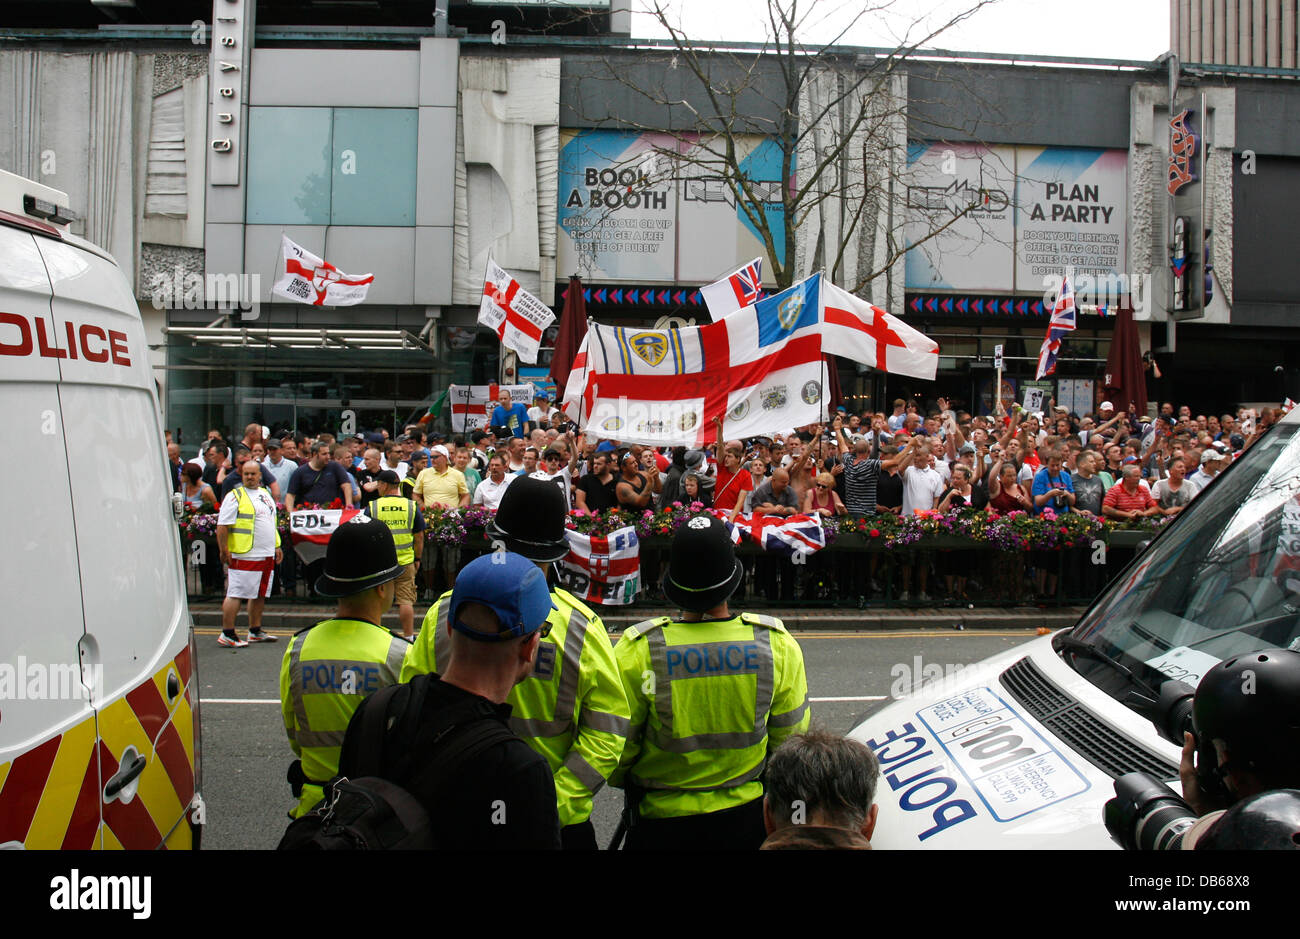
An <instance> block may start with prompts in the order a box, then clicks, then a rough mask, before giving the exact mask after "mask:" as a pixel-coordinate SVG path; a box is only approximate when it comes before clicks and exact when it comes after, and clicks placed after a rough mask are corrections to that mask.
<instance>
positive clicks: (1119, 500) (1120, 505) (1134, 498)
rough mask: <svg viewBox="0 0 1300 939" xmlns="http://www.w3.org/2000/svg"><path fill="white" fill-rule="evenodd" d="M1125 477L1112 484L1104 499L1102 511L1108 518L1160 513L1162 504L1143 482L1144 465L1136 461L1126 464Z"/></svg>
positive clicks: (1125, 518)
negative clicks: (1152, 496) (1153, 496)
mask: <svg viewBox="0 0 1300 939" xmlns="http://www.w3.org/2000/svg"><path fill="white" fill-rule="evenodd" d="M1123 473H1124V478H1123V479H1122V480H1121V481H1120V482H1118V483H1116V484H1115V485H1114V486H1111V488H1110V490H1109V491H1108V492H1107V493H1106V498H1105V499H1103V500H1102V503H1101V511H1102V514H1104V515H1105V516H1106V517H1107V518H1115V519H1120V520H1122V521H1127V520H1129V519H1135V518H1141V517H1143V516H1146V515H1158V514H1159V513H1160V504H1159V503H1158V502H1156V500H1155V499H1153V498H1151V490H1150V489H1148V488H1147V486H1146V483H1144V482H1142V479H1141V474H1142V467H1141V465H1140V464H1139V463H1137V462H1136V461H1134V462H1132V463H1128V462H1126V463H1125V464H1124V470H1123Z"/></svg>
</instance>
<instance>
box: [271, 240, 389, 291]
mask: <svg viewBox="0 0 1300 939" xmlns="http://www.w3.org/2000/svg"><path fill="white" fill-rule="evenodd" d="M374 280H375V275H374V274H344V273H343V272H342V271H340V270H339V269H338V268H337V267H335V266H334V265H333V264H330V263H329V262H328V261H324V260H322V259H321V258H318V257H316V255H314V254H312V253H311V252H310V251H308V250H307V249H306V248H304V247H303V246H302V245H299V244H295V243H294V242H292V241H290V240H289V239H288V238H286V237H285V236H284V235H281V236H280V263H279V266H278V267H277V268H276V281H275V286H273V287H272V288H271V293H273V294H275V295H276V296H278V297H284V298H285V299H286V300H296V301H297V302H298V303H310V304H311V305H312V306H354V305H356V304H358V303H361V302H363V301H364V300H365V299H366V294H367V293H368V292H369V291H370V285H371V284H372V283H374Z"/></svg>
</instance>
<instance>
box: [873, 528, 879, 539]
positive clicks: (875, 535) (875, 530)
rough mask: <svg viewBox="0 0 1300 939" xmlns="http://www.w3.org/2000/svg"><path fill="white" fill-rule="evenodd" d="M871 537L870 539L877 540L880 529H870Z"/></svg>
mask: <svg viewBox="0 0 1300 939" xmlns="http://www.w3.org/2000/svg"><path fill="white" fill-rule="evenodd" d="M871 537H872V538H879V537H880V529H879V528H873V529H871Z"/></svg>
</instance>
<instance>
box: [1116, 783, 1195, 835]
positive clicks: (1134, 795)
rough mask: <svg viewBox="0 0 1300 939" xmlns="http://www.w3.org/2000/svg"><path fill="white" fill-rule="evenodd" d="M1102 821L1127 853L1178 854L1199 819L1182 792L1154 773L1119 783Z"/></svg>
mask: <svg viewBox="0 0 1300 939" xmlns="http://www.w3.org/2000/svg"><path fill="white" fill-rule="evenodd" d="M1101 817H1102V821H1104V822H1105V823H1106V831H1108V832H1109V833H1110V836H1111V838H1112V839H1113V840H1114V841H1115V843H1116V844H1118V845H1119V846H1120V847H1121V848H1123V849H1124V850H1125V851H1177V850H1179V849H1180V848H1181V847H1182V844H1183V835H1185V834H1187V829H1189V828H1191V827H1192V825H1194V824H1195V823H1196V819H1197V818H1198V816H1197V814H1196V812H1195V810H1193V809H1192V807H1191V806H1190V805H1188V804H1187V803H1186V802H1185V801H1184V800H1183V798H1182V796H1180V795H1178V793H1176V792H1174V791H1173V790H1172V789H1170V788H1169V787H1168V786H1166V785H1165V784H1164V783H1162V782H1161V781H1160V780H1158V779H1156V777H1154V776H1152V775H1151V774H1150V773H1125V774H1124V775H1123V776H1121V777H1119V779H1116V780H1115V798H1113V799H1110V800H1108V801H1107V802H1106V804H1105V806H1103V807H1102V812H1101Z"/></svg>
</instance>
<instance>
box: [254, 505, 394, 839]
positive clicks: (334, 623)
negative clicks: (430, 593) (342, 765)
mask: <svg viewBox="0 0 1300 939" xmlns="http://www.w3.org/2000/svg"><path fill="white" fill-rule="evenodd" d="M401 573H402V565H401V564H399V563H397V550H396V548H395V547H394V546H393V536H392V533H391V532H389V530H388V526H387V525H385V524H384V523H383V522H381V521H379V520H377V519H373V518H370V517H369V516H368V515H355V516H353V517H352V518H350V519H349V520H348V521H346V522H344V523H343V524H341V525H340V526H339V527H338V528H337V529H336V530H335V532H334V534H333V535H331V536H330V540H329V545H328V546H327V547H326V550H325V573H324V574H322V575H321V577H320V578H319V579H318V580H317V581H316V592H317V593H319V594H320V595H321V596H324V597H337V598H339V602H338V613H337V615H336V616H335V617H334V618H333V619H330V620H326V621H324V622H322V623H317V624H316V625H315V626H309V627H307V628H306V629H304V630H302V631H301V632H299V633H297V634H296V635H295V636H294V637H293V639H292V641H290V643H289V648H288V649H286V650H285V654H284V661H283V663H281V665H280V711H281V715H282V716H283V717H284V730H285V733H287V734H288V735H289V746H291V747H292V748H293V752H294V753H295V754H297V755H298V756H299V757H300V759H299V760H297V761H295V762H294V764H293V765H292V766H291V767H290V768H289V784H290V785H291V786H292V787H293V790H294V795H295V796H297V797H298V804H297V805H296V806H295V807H294V808H293V810H292V811H291V812H290V813H289V814H290V815H291V816H293V817H294V818H298V817H301V816H302V815H305V814H306V813H307V812H309V811H310V810H311V808H312V806H314V805H315V804H316V803H317V802H319V801H320V800H321V798H322V792H321V787H322V786H323V785H324V784H325V783H327V782H329V780H330V779H331V778H332V777H333V776H334V774H335V773H336V772H338V765H339V750H340V748H341V747H342V746H343V735H344V732H345V731H346V730H347V729H348V721H350V720H351V719H352V714H353V712H354V711H356V709H357V706H358V705H360V704H361V701H362V699H363V698H365V697H366V695H368V694H370V693H371V692H374V691H378V690H379V689H380V688H383V687H385V686H386V685H392V684H396V682H397V676H398V674H399V673H400V672H401V668H402V659H403V657H404V656H405V655H406V650H407V649H409V648H410V647H411V644H410V643H409V642H407V641H406V640H405V639H400V638H397V637H394V636H393V635H391V634H390V633H389V632H388V630H387V629H385V628H384V627H383V625H382V622H383V616H384V614H385V613H387V612H388V610H389V608H390V607H391V606H392V605H393V593H394V582H395V581H396V580H397V578H398V577H399V576H400V575H401Z"/></svg>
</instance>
